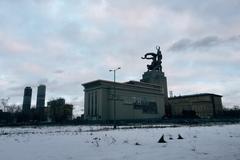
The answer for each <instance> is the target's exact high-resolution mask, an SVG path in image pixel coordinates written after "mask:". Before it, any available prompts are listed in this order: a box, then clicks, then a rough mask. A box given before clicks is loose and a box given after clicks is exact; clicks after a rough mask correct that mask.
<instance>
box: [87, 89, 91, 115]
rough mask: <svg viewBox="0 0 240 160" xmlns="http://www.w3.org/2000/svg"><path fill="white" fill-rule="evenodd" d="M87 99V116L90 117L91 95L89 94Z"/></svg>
mask: <svg viewBox="0 0 240 160" xmlns="http://www.w3.org/2000/svg"><path fill="white" fill-rule="evenodd" d="M87 98H88V101H87V103H88V105H87V115H90V107H91V106H90V93H88V94H87Z"/></svg>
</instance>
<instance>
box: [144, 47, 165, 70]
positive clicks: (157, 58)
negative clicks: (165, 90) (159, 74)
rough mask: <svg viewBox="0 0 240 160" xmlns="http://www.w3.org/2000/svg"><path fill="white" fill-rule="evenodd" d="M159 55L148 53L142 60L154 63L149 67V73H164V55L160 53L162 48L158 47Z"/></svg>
mask: <svg viewBox="0 0 240 160" xmlns="http://www.w3.org/2000/svg"><path fill="white" fill-rule="evenodd" d="M156 49H157V53H152V52H151V53H146V54H145V56H144V57H141V58H142V59H151V60H152V63H151V64H150V65H147V68H148V71H152V70H155V71H162V53H161V51H160V46H156Z"/></svg>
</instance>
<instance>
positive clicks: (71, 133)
mask: <svg viewBox="0 0 240 160" xmlns="http://www.w3.org/2000/svg"><path fill="white" fill-rule="evenodd" d="M163 134H164V136H165V140H166V141H167V143H157V142H158V140H159V139H160V137H161V136H162V135H163ZM178 134H181V136H182V137H183V138H184V139H182V140H178V139H177V136H178ZM170 137H172V138H173V139H172V140H170V139H169V138H170ZM136 143H137V144H139V145H136ZM127 159H128V160H159V159H161V160H179V159H183V160H195V159H202V160H240V124H234V125H216V126H205V127H204V126H198V127H188V126H180V127H171V126H168V127H161V128H138V129H126V127H122V129H117V130H111V129H110V130H109V127H107V126H65V127H40V128H39V127H37V128H36V127H35V128H33V127H25V128H0V160H127Z"/></svg>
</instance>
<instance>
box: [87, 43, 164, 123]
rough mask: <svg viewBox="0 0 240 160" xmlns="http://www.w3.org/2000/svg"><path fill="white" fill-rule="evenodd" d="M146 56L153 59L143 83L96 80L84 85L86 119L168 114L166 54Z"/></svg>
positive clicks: (124, 118)
mask: <svg viewBox="0 0 240 160" xmlns="http://www.w3.org/2000/svg"><path fill="white" fill-rule="evenodd" d="M156 49H157V53H146V54H145V56H144V57H142V59H147V60H152V62H151V64H149V65H147V68H148V70H147V71H146V72H145V73H144V74H143V78H142V79H141V81H140V82H138V81H129V82H125V83H115V82H111V81H105V80H96V81H93V82H88V83H85V84H83V86H84V91H85V99H84V118H85V119H87V120H104V121H107V120H115V119H116V120H136V119H139V120H144V119H160V118H162V117H163V116H164V114H165V103H166V101H167V79H166V77H165V76H164V72H162V65H161V64H162V54H161V51H160V47H157V48H156Z"/></svg>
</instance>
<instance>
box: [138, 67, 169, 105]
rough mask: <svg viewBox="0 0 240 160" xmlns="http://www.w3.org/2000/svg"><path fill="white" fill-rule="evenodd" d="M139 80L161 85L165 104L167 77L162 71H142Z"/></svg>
mask: <svg viewBox="0 0 240 160" xmlns="http://www.w3.org/2000/svg"><path fill="white" fill-rule="evenodd" d="M140 81H141V82H145V83H151V84H157V85H160V86H162V88H163V90H164V97H165V103H166V104H167V101H168V89H167V78H166V77H165V75H164V72H162V71H156V70H152V71H147V72H144V74H143V75H142V79H141V80H140Z"/></svg>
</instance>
